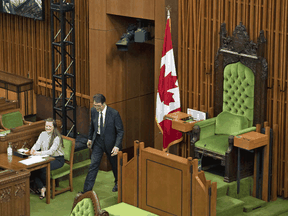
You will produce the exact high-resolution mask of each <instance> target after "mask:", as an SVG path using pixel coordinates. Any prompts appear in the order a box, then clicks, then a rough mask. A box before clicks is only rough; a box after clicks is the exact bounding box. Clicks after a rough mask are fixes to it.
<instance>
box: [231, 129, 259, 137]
mask: <svg viewBox="0 0 288 216" xmlns="http://www.w3.org/2000/svg"><path fill="white" fill-rule="evenodd" d="M251 131H256V127H249V128H245V129H243V130H240V131H237V132H234V133H232V134H231V135H233V136H238V135H240V134H244V133H248V132H251Z"/></svg>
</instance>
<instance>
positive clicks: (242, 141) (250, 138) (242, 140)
mask: <svg viewBox="0 0 288 216" xmlns="http://www.w3.org/2000/svg"><path fill="white" fill-rule="evenodd" d="M267 128H268V127H267ZM267 128H266V130H265V131H266V133H265V134H262V133H258V132H255V131H251V132H248V133H245V134H241V135H239V136H235V137H234V146H235V147H238V168H237V171H238V172H237V193H239V190H240V148H242V149H246V150H253V149H255V150H257V149H258V148H260V147H263V151H264V159H263V172H262V173H263V184H262V199H263V200H264V201H266V202H267V201H268V178H269V133H270V128H268V129H267ZM254 158H255V159H254V184H253V196H254V197H256V194H257V191H258V190H259V184H258V182H257V180H258V178H259V176H258V175H259V164H260V161H259V158H260V155H259V152H257V154H256V153H255V156H254Z"/></svg>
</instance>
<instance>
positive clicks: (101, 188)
mask: <svg viewBox="0 0 288 216" xmlns="http://www.w3.org/2000/svg"><path fill="white" fill-rule="evenodd" d="M86 175H87V174H86V173H85V174H83V175H80V176H77V177H75V178H73V189H74V190H73V192H70V191H68V192H65V193H62V194H59V195H57V196H56V197H55V198H54V199H50V204H46V199H43V200H40V199H39V196H38V195H34V194H30V215H31V216H40V215H41V216H51V215H53V216H64V215H70V212H71V210H72V205H73V201H74V198H75V196H76V194H77V193H78V192H79V191H82V190H83V186H84V181H85V178H86ZM205 176H206V179H207V180H212V182H217V216H226V215H227V216H230V215H231V216H232V215H233V216H288V200H283V199H281V198H278V199H277V201H274V202H269V203H265V204H263V202H261V200H257V201H253V199H251V196H249V194H250V188H251V183H252V181H251V177H250V178H246V179H243V180H241V190H240V194H239V195H237V193H236V192H235V190H236V188H237V187H236V185H237V184H236V182H232V183H225V182H224V181H223V177H221V176H218V175H214V174H211V173H208V172H205ZM67 185H68V180H65V181H61V182H60V188H61V187H62V188H63V187H65V186H67ZM113 186H114V176H113V173H112V171H110V172H105V171H99V173H98V176H97V179H96V183H95V185H94V188H93V190H94V191H95V192H96V193H97V195H98V197H99V200H100V205H101V208H102V209H104V208H107V207H109V206H112V205H115V204H117V197H118V193H117V192H116V193H113V192H112V188H113ZM242 189H243V190H242ZM229 203H230V204H231V205H229ZM232 205H234V207H233V208H231V206H232ZM255 206H260V207H259V208H257V209H254V207H255ZM244 209H246V210H245V211H246V212H244V211H243V210H244ZM236 212H238V213H236Z"/></svg>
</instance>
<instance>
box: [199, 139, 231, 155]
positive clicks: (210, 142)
mask: <svg viewBox="0 0 288 216" xmlns="http://www.w3.org/2000/svg"><path fill="white" fill-rule="evenodd" d="M229 136H230V135H226V134H219V135H213V136H209V137H206V138H203V139H200V140H199V141H197V142H196V143H195V146H196V147H198V148H202V149H207V150H209V151H212V152H216V153H218V154H221V155H225V152H226V151H227V149H228V146H229V143H228V137H229ZM205 144H206V147H204V145H205Z"/></svg>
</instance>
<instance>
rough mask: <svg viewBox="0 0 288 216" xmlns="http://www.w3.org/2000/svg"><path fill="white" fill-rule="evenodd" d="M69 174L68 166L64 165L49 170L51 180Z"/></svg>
mask: <svg viewBox="0 0 288 216" xmlns="http://www.w3.org/2000/svg"><path fill="white" fill-rule="evenodd" d="M69 173H70V166H69V165H68V164H66V163H65V164H64V165H63V166H62V167H61V168H59V169H56V170H51V178H52V179H58V178H60V177H62V176H65V175H68V174H69Z"/></svg>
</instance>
